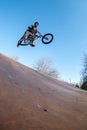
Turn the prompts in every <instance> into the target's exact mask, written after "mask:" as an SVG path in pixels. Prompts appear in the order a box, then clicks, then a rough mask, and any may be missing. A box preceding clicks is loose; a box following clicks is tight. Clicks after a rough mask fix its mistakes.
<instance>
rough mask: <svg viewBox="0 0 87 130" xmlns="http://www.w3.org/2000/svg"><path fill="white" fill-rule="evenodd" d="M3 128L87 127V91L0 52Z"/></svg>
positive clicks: (81, 129) (0, 129)
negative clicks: (53, 77)
mask: <svg viewBox="0 0 87 130" xmlns="http://www.w3.org/2000/svg"><path fill="white" fill-rule="evenodd" d="M0 130H87V92H85V91H82V90H79V89H76V88H73V87H72V86H70V84H68V83H66V82H62V81H59V80H56V79H52V78H50V77H48V76H45V75H42V74H40V73H38V72H37V71H35V70H32V69H30V68H28V67H26V66H24V65H22V64H20V63H18V62H15V61H14V60H12V59H10V58H8V57H6V56H3V55H2V54H0Z"/></svg>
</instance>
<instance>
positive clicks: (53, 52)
mask: <svg viewBox="0 0 87 130" xmlns="http://www.w3.org/2000/svg"><path fill="white" fill-rule="evenodd" d="M35 21H38V22H39V24H40V25H39V27H38V30H39V31H40V32H42V34H45V33H48V32H50V33H53V34H54V41H53V42H52V43H51V44H49V45H44V44H42V43H41V41H40V39H39V40H37V41H35V45H36V47H34V48H32V47H30V46H27V47H19V48H17V47H16V44H17V41H18V40H19V39H20V37H21V36H22V35H23V33H24V32H25V30H26V29H27V27H28V26H29V25H31V24H33V23H34V22H35ZM86 50H87V0H0V53H3V54H5V55H7V56H9V57H13V56H18V57H19V61H20V62H21V63H23V64H25V65H27V66H29V67H32V64H33V63H34V62H35V61H36V60H37V59H39V58H41V57H50V58H52V60H53V63H54V66H55V67H56V68H57V69H58V71H59V73H60V78H61V79H63V80H65V81H68V82H70V81H71V82H79V81H80V72H81V69H82V67H83V66H82V64H83V54H84V53H86Z"/></svg>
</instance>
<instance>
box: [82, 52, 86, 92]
mask: <svg viewBox="0 0 87 130" xmlns="http://www.w3.org/2000/svg"><path fill="white" fill-rule="evenodd" d="M81 88H82V89H85V90H87V54H84V64H83V70H82V85H81Z"/></svg>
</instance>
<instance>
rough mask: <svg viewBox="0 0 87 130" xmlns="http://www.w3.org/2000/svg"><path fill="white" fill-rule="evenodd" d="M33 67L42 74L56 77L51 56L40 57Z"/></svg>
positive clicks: (56, 73) (56, 72)
mask: <svg viewBox="0 0 87 130" xmlns="http://www.w3.org/2000/svg"><path fill="white" fill-rule="evenodd" d="M33 67H34V69H35V70H37V71H39V72H41V73H43V74H46V75H49V76H52V77H55V78H58V71H57V69H56V68H55V67H53V62H52V60H51V58H40V59H38V60H37V62H36V63H35V64H34V66H33Z"/></svg>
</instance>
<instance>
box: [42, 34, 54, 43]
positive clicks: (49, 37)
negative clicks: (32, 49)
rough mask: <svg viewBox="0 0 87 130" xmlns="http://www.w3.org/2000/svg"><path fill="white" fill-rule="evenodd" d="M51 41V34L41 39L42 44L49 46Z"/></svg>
mask: <svg viewBox="0 0 87 130" xmlns="http://www.w3.org/2000/svg"><path fill="white" fill-rule="evenodd" d="M52 41H53V34H51V33H47V34H45V35H44V36H43V37H42V42H43V43H44V44H49V43H51V42H52Z"/></svg>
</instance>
